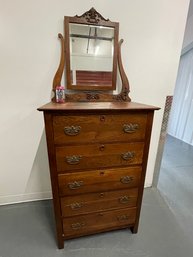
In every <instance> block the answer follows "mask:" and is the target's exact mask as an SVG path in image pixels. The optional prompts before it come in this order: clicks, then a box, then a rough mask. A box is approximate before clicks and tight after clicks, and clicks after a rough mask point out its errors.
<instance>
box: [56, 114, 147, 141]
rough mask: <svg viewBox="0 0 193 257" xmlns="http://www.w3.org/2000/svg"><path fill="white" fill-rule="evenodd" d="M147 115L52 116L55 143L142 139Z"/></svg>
mask: <svg viewBox="0 0 193 257" xmlns="http://www.w3.org/2000/svg"><path fill="white" fill-rule="evenodd" d="M146 122H147V115H146V114H143V113H137V114H136V113H130V114H121V115H120V114H116V115H108V114H101V115H84V116H54V117H53V128H54V141H55V143H56V144H68V143H85V142H89V143H90V142H101V141H103V142H109V141H110V142H111V141H132V140H135V141H136V140H140V141H141V140H143V139H144V137H145V127H146Z"/></svg>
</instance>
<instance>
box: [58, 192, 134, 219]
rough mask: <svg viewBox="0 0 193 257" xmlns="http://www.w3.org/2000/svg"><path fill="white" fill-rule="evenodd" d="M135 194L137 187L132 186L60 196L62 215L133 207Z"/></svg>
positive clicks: (67, 215)
mask: <svg viewBox="0 0 193 257" xmlns="http://www.w3.org/2000/svg"><path fill="white" fill-rule="evenodd" d="M137 195H138V189H137V188H132V189H124V190H116V191H108V192H98V193H89V194H83V195H75V196H68V197H63V198H61V209H62V216H63V217H69V216H74V215H79V214H85V213H91V212H98V211H103V210H112V209H120V208H127V207H135V206H136V203H137Z"/></svg>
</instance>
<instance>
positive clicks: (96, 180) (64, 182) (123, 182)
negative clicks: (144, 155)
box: [58, 167, 141, 196]
mask: <svg viewBox="0 0 193 257" xmlns="http://www.w3.org/2000/svg"><path fill="white" fill-rule="evenodd" d="M140 177H141V167H126V168H117V169H100V170H95V171H88V172H84V171H83V172H74V173H71V174H69V173H68V174H59V175H58V183H59V193H60V195H61V196H62V195H65V196H67V195H76V194H78V195H79V194H84V193H92V192H103V191H108V190H118V189H126V188H131V187H137V186H138V185H139V181H140Z"/></svg>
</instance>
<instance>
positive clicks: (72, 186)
mask: <svg viewBox="0 0 193 257" xmlns="http://www.w3.org/2000/svg"><path fill="white" fill-rule="evenodd" d="M83 185H84V183H83V181H74V182H70V183H68V187H69V188H70V189H78V188H80V187H81V186H83Z"/></svg>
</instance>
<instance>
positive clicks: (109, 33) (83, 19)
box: [52, 8, 131, 102]
mask: <svg viewBox="0 0 193 257" xmlns="http://www.w3.org/2000/svg"><path fill="white" fill-rule="evenodd" d="M64 30H65V31H64V33H65V35H64V36H63V35H62V34H61V33H59V34H58V37H59V39H60V42H61V55H60V63H59V66H58V69H57V71H56V73H55V76H54V79H53V93H54V96H53V98H52V101H54V102H56V91H57V90H58V88H61V86H62V76H63V73H64V71H66V83H65V88H64V87H62V88H63V89H62V90H63V92H64V98H65V102H67V101H69V102H88V101H90V102H117V101H118V102H121V101H124V102H129V101H131V98H130V97H129V92H130V87H129V81H128V78H127V75H126V73H125V71H124V68H123V64H122V58H121V45H122V43H123V39H120V40H119V41H118V33H119V23H118V22H112V21H110V20H109V19H105V18H104V17H103V16H102V15H101V14H100V13H99V12H97V11H96V10H95V9H94V8H91V9H90V10H89V11H87V12H85V13H83V14H82V15H80V16H78V15H76V16H74V17H69V16H65V17H64ZM117 70H118V71H119V74H120V79H121V83H122V87H121V90H118V92H117V91H115V90H116V89H117V88H116V84H117V83H116V82H117Z"/></svg>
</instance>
